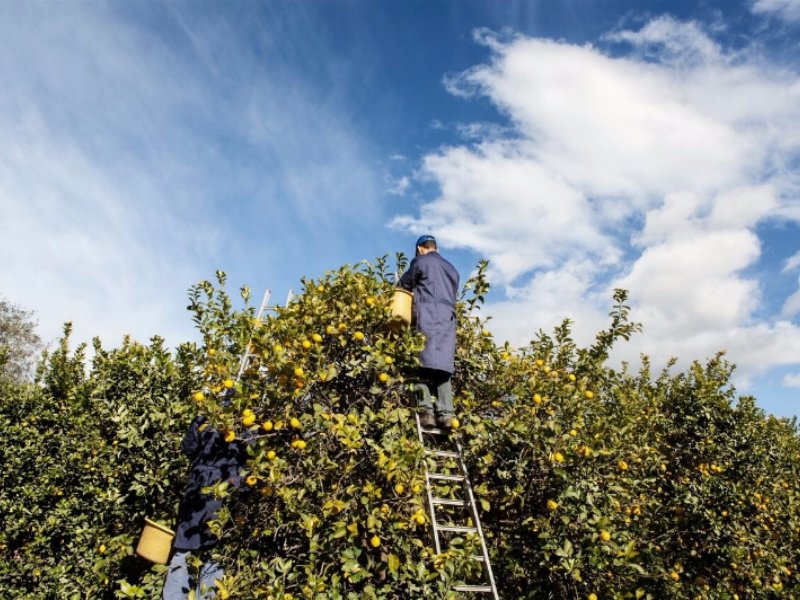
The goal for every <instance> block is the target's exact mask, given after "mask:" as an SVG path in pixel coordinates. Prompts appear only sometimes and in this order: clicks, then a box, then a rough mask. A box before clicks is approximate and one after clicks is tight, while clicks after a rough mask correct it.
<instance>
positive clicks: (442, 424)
mask: <svg viewBox="0 0 800 600" xmlns="http://www.w3.org/2000/svg"><path fill="white" fill-rule="evenodd" d="M436 424H437V425H438V426H439V429H441V430H442V431H450V430H451V429H452V428H453V415H451V414H448V413H443V414H440V415H439V416H438V417H436Z"/></svg>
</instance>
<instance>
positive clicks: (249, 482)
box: [245, 475, 258, 485]
mask: <svg viewBox="0 0 800 600" xmlns="http://www.w3.org/2000/svg"><path fill="white" fill-rule="evenodd" d="M245 481H246V482H247V485H255V484H256V482H257V481H258V477H256V476H255V475H248V477H247V479H245Z"/></svg>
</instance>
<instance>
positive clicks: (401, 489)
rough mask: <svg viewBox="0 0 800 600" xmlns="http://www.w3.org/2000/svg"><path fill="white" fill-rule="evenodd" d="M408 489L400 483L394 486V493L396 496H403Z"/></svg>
mask: <svg viewBox="0 0 800 600" xmlns="http://www.w3.org/2000/svg"><path fill="white" fill-rule="evenodd" d="M405 489H406V487H405V486H404V485H403V484H402V483H398V484H397V485H396V486H394V491H395V493H396V494H402V493H403V492H404V491H405Z"/></svg>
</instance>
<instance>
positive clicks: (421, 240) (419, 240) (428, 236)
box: [417, 235, 436, 246]
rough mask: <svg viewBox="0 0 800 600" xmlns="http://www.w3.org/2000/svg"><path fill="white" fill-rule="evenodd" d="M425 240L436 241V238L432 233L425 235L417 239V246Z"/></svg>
mask: <svg viewBox="0 0 800 600" xmlns="http://www.w3.org/2000/svg"><path fill="white" fill-rule="evenodd" d="M425 242H433V243H434V244H435V243H436V238H435V237H433V236H432V235H423V236H420V238H419V239H418V240H417V246H422V244H424V243H425Z"/></svg>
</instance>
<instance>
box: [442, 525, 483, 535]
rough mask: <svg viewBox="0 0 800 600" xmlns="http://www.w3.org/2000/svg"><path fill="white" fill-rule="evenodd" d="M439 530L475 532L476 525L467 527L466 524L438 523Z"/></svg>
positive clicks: (476, 529) (476, 530)
mask: <svg viewBox="0 0 800 600" xmlns="http://www.w3.org/2000/svg"><path fill="white" fill-rule="evenodd" d="M436 529H438V530H439V531H451V532H453V533H477V532H478V528H477V527H467V526H466V525H439V526H438V527H437V528H436Z"/></svg>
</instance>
